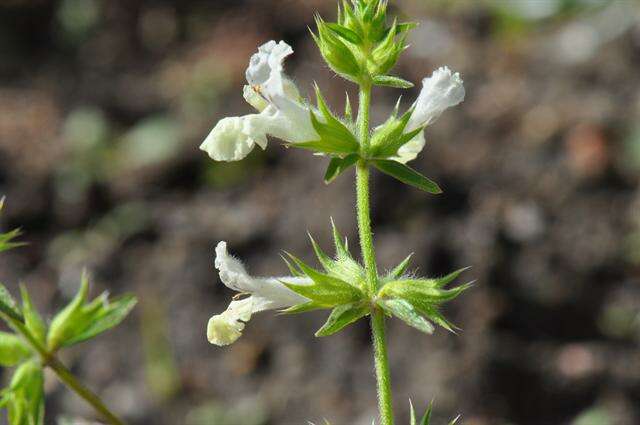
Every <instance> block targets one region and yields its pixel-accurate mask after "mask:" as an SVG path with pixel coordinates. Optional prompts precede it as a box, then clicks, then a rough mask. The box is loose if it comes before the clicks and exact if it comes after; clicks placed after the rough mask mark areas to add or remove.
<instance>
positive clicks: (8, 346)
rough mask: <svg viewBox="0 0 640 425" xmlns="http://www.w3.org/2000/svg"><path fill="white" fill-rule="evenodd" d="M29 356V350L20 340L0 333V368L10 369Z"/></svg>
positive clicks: (5, 333) (8, 334)
mask: <svg viewBox="0 0 640 425" xmlns="http://www.w3.org/2000/svg"><path fill="white" fill-rule="evenodd" d="M30 356H31V349H30V348H29V346H28V345H27V343H26V342H24V341H23V340H22V338H20V337H18V336H17V335H14V334H10V333H7V332H0V366H4V367H12V366H16V365H17V364H18V363H20V362H22V361H24V360H26V359H27V358H29V357H30Z"/></svg>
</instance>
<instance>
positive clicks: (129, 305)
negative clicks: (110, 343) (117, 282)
mask: <svg viewBox="0 0 640 425" xmlns="http://www.w3.org/2000/svg"><path fill="white" fill-rule="evenodd" d="M137 302H138V301H137V299H136V297H135V296H133V295H129V294H128V295H123V296H120V297H118V298H114V299H112V300H110V301H107V300H106V297H105V300H104V301H103V300H100V303H101V304H102V305H100V308H99V309H98V310H97V311H96V312H95V313H93V314H92V315H89V317H87V319H86V320H87V324H88V326H86V327H85V328H84V329H83V331H82V332H79V333H78V334H76V335H74V336H73V337H71V338H69V339H68V340H67V341H65V343H64V345H65V346H69V345H73V344H77V343H79V342H82V341H86V340H88V339H90V338H93V337H95V336H97V335H98V334H101V333H103V332H105V331H107V330H109V329H111V328H113V327H115V326H117V325H119V324H120V323H121V322H122V321H123V320H124V319H125V318H126V317H127V316H128V315H129V313H130V312H131V310H132V309H133V308H134V307H135V305H136V304H137Z"/></svg>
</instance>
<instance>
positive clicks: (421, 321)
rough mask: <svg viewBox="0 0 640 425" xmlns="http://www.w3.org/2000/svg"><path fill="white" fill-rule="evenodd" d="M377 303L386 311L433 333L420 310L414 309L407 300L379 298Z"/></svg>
mask: <svg viewBox="0 0 640 425" xmlns="http://www.w3.org/2000/svg"><path fill="white" fill-rule="evenodd" d="M378 305H379V306H380V307H382V309H383V310H384V311H386V312H387V313H389V314H391V315H393V316H395V317H397V318H398V319H400V320H402V321H403V322H405V323H406V324H407V325H409V326H412V327H414V328H416V329H418V330H420V331H422V332H424V333H428V334H431V333H433V330H434V328H433V325H432V324H431V323H429V322H428V321H427V320H426V319H425V318H424V317H422V315H420V312H419V311H418V310H416V309H415V308H414V307H413V306H412V305H411V304H410V303H409V302H407V301H405V300H401V299H380V300H378Z"/></svg>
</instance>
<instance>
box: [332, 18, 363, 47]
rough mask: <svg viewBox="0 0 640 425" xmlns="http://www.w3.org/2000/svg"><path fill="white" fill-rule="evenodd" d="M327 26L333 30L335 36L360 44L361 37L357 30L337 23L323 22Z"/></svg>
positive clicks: (361, 41)
mask: <svg viewBox="0 0 640 425" xmlns="http://www.w3.org/2000/svg"><path fill="white" fill-rule="evenodd" d="M325 25H326V26H327V28H329V29H330V30H331V31H332V32H334V33H335V34H336V35H337V36H339V37H342V38H344V39H345V40H346V41H349V42H351V43H353V44H362V43H363V39H362V36H360V34H358V33H357V32H355V31H353V30H351V29H349V28H347V27H345V26H343V25H340V24H337V23H333V22H332V23H328V22H327V23H325Z"/></svg>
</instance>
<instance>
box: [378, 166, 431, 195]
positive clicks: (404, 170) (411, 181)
mask: <svg viewBox="0 0 640 425" xmlns="http://www.w3.org/2000/svg"><path fill="white" fill-rule="evenodd" d="M372 163H373V165H374V166H375V167H376V168H377V169H378V170H380V171H382V172H383V173H385V174H387V175H389V176H391V177H394V178H396V179H398V180H400V181H401V182H403V183H405V184H408V185H410V186H413V187H416V188H418V189H420V190H424V191H425V192H428V193H432V194H439V193H442V189H440V187H439V186H438V185H437V184H436V183H435V182H433V181H431V180H429V179H428V178H427V177H425V176H423V175H422V174H420V173H418V172H417V171H416V170H414V169H412V168H409V167H408V166H406V165H404V164H401V163H399V162H396V161H389V160H383V159H377V160H373V161H372Z"/></svg>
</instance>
